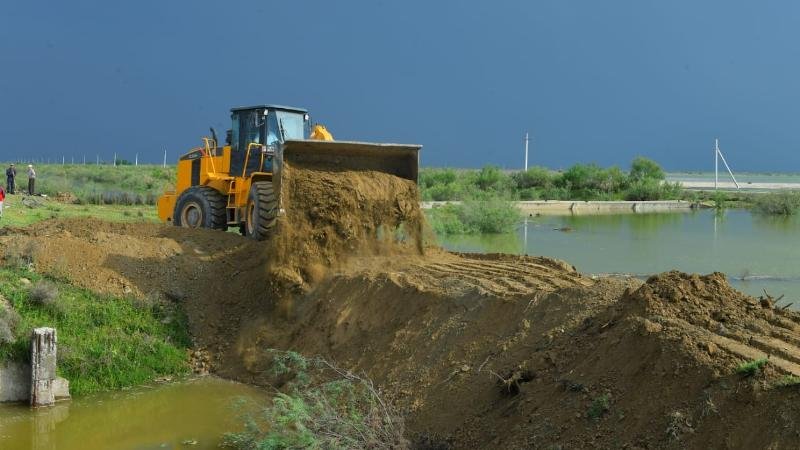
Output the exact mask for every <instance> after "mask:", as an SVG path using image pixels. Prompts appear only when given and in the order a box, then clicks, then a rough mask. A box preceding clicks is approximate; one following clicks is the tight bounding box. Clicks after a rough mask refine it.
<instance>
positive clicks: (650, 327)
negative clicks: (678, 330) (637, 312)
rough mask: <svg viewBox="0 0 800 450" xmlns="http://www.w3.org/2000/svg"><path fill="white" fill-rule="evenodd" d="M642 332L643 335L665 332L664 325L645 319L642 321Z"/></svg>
mask: <svg viewBox="0 0 800 450" xmlns="http://www.w3.org/2000/svg"><path fill="white" fill-rule="evenodd" d="M642 331H643V332H644V333H643V334H654V333H660V332H662V331H664V325H661V324H660V323H655V322H651V321H649V320H647V319H644V320H643V321H642Z"/></svg>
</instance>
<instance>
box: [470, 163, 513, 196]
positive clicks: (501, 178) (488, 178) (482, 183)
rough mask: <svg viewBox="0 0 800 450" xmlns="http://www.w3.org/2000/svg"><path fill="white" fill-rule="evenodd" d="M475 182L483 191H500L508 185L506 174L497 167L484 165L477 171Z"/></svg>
mask: <svg viewBox="0 0 800 450" xmlns="http://www.w3.org/2000/svg"><path fill="white" fill-rule="evenodd" d="M475 184H476V185H477V186H478V188H479V189H481V190H484V191H492V190H493V191H501V190H503V189H505V188H506V187H507V186H508V185H509V183H508V175H506V174H504V173H503V172H502V171H501V170H500V168H499V167H496V166H484V167H483V168H482V169H481V170H480V171H478V176H477V177H476V178H475Z"/></svg>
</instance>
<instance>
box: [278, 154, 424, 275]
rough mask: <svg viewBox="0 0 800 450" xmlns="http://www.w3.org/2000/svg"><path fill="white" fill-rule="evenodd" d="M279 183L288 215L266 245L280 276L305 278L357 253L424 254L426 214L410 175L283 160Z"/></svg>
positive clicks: (344, 261) (342, 263) (360, 254)
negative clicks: (423, 239) (420, 206)
mask: <svg viewBox="0 0 800 450" xmlns="http://www.w3.org/2000/svg"><path fill="white" fill-rule="evenodd" d="M280 189H281V195H280V197H281V207H282V208H283V210H284V211H285V215H284V216H282V217H280V218H279V219H278V223H277V225H276V229H275V231H274V233H273V237H272V238H271V239H270V242H269V244H268V250H267V252H268V254H269V264H270V267H269V270H270V272H271V273H272V274H273V275H274V276H276V277H277V278H280V279H282V280H286V281H288V282H291V283H293V284H295V285H306V284H307V283H309V282H312V283H313V282H314V281H317V280H319V279H320V278H321V276H322V274H323V273H324V272H325V271H326V270H327V269H329V268H338V267H341V266H343V265H346V263H347V261H348V259H349V258H350V257H352V256H371V255H382V256H393V255H397V256H399V255H402V256H406V257H409V256H419V255H421V254H422V228H423V222H424V217H423V215H422V212H421V210H420V208H419V191H418V189H417V185H416V183H414V182H413V181H410V180H406V179H403V178H400V177H397V176H394V175H391V174H387V173H383V172H377V171H372V170H369V171H362V170H339V169H337V168H336V167H334V166H327V165H321V164H319V163H318V164H315V165H313V166H303V165H298V166H295V165H292V164H291V163H289V162H288V161H285V162H284V166H283V168H282V170H281V187H280Z"/></svg>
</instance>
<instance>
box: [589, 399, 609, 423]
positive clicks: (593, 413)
mask: <svg viewBox="0 0 800 450" xmlns="http://www.w3.org/2000/svg"><path fill="white" fill-rule="evenodd" d="M610 409H611V396H610V395H608V394H603V395H601V396H599V397H595V399H594V400H592V404H591V406H589V410H588V411H587V412H586V415H587V416H589V418H590V419H595V420H597V419H599V418H600V417H602V416H603V415H605V414H606V413H607V412H608V411H609V410H610Z"/></svg>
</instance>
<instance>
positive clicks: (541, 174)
mask: <svg viewBox="0 0 800 450" xmlns="http://www.w3.org/2000/svg"><path fill="white" fill-rule="evenodd" d="M511 179H512V180H514V184H515V186H516V188H517V189H527V188H541V189H549V188H551V187H552V186H553V183H554V181H555V175H554V174H553V173H551V172H550V171H549V170H547V169H545V168H544V167H530V168H528V170H527V171H524V170H521V171H519V172H514V173H512V174H511Z"/></svg>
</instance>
